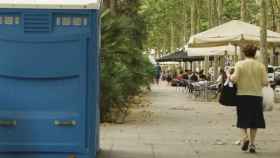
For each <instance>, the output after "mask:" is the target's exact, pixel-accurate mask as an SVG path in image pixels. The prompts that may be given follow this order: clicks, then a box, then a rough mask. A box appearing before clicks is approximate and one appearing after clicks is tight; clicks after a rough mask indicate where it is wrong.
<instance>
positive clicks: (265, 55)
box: [260, 0, 268, 66]
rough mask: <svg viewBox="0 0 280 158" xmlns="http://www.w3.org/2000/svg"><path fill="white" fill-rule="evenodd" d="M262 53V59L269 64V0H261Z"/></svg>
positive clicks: (266, 64) (265, 63)
mask: <svg viewBox="0 0 280 158" xmlns="http://www.w3.org/2000/svg"><path fill="white" fill-rule="evenodd" d="M260 12H261V19H260V20H261V42H260V47H261V54H262V61H263V64H264V65H265V66H268V52H267V0H261V5H260Z"/></svg>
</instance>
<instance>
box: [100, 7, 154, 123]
mask: <svg viewBox="0 0 280 158" xmlns="http://www.w3.org/2000/svg"><path fill="white" fill-rule="evenodd" d="M137 27H138V26H137V25H135V22H134V19H133V18H131V17H128V16H114V17H113V16H111V15H110V14H109V12H108V11H107V10H106V11H104V12H103V14H102V40H101V42H102V49H101V54H102V64H101V73H102V74H101V120H102V121H114V120H111V115H112V109H117V110H119V111H121V112H126V111H127V108H128V105H127V103H128V100H129V98H130V97H132V96H135V95H137V94H139V93H140V92H141V88H142V87H143V86H149V84H150V82H151V81H152V77H153V65H152V64H151V63H150V62H149V59H148V58H147V57H146V56H145V55H143V53H142V52H143V50H141V45H139V39H135V34H137V33H139V32H137V30H138V29H139V28H137Z"/></svg>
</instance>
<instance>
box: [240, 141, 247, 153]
mask: <svg viewBox="0 0 280 158" xmlns="http://www.w3.org/2000/svg"><path fill="white" fill-rule="evenodd" d="M248 147H249V140H246V141H244V142H243V144H242V147H241V150H242V151H247V150H248Z"/></svg>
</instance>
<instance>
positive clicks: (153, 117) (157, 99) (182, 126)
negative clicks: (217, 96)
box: [99, 83, 280, 158]
mask: <svg viewBox="0 0 280 158" xmlns="http://www.w3.org/2000/svg"><path fill="white" fill-rule="evenodd" d="M148 97H149V100H150V101H151V103H152V105H151V107H149V108H145V109H139V110H138V111H137V110H136V112H135V118H134V116H133V114H132V115H131V117H130V118H129V121H128V123H126V124H123V125H110V124H105V125H102V127H101V148H102V151H101V153H100V156H99V158H279V157H280V110H279V107H280V106H279V107H276V108H275V110H274V111H273V112H267V113H266V114H265V115H266V121H267V129H266V130H260V131H259V133H258V137H257V151H258V154H249V153H243V152H241V151H240V146H238V145H235V144H234V142H235V141H237V140H238V139H239V130H238V129H236V128H235V127H234V126H235V119H236V116H235V109H234V108H229V107H222V106H220V105H218V104H217V103H213V102H212V103H207V102H196V101H193V100H192V99H191V98H188V97H187V95H186V94H183V93H181V92H176V89H175V88H173V87H167V86H166V85H165V84H164V83H162V84H161V85H160V86H153V87H152V92H151V93H150V94H149V96H148ZM143 111H144V112H143ZM139 113H140V115H139ZM139 116H140V117H139ZM141 116H142V117H141Z"/></svg>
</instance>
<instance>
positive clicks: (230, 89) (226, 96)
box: [219, 81, 237, 106]
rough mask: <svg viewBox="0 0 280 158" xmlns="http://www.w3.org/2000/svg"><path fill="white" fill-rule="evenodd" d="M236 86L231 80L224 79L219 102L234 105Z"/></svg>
mask: <svg viewBox="0 0 280 158" xmlns="http://www.w3.org/2000/svg"><path fill="white" fill-rule="evenodd" d="M236 93H237V87H236V85H235V84H233V83H232V82H231V81H226V82H225V83H224V85H223V86H222V88H221V94H220V98H219V103H220V104H222V105H224V106H236V101H237V96H236Z"/></svg>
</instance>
